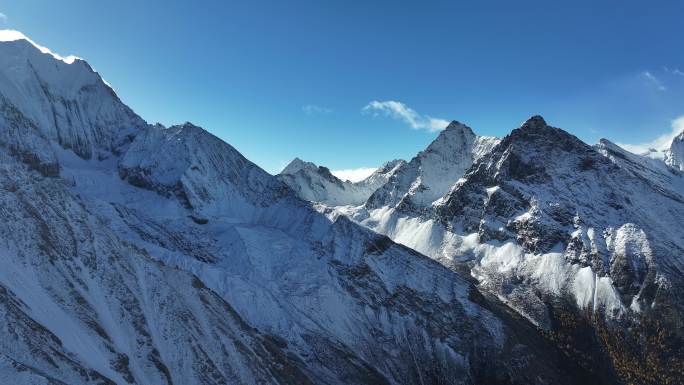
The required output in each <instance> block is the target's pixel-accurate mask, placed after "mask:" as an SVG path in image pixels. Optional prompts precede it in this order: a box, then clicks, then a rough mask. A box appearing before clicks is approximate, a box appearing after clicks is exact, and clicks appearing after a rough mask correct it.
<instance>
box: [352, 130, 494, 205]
mask: <svg viewBox="0 0 684 385" xmlns="http://www.w3.org/2000/svg"><path fill="white" fill-rule="evenodd" d="M497 142H498V139H496V138H492V137H485V136H478V135H475V133H474V132H473V131H472V130H471V129H470V127H468V126H465V125H463V124H461V123H459V122H457V121H453V122H451V123H450V124H449V125H448V126H447V127H446V128H445V129H444V130H443V131H442V132H440V134H439V136H438V137H437V139H435V140H434V141H433V142H432V143H431V144H430V145H429V146H428V147H427V148H426V149H425V150H424V151H421V152H420V153H419V154H418V155H416V156H415V157H414V158H413V159H411V161H410V162H408V163H406V164H403V165H401V166H400V168H399V169H398V170H397V171H396V172H395V173H394V174H393V176H392V177H391V178H390V179H389V181H388V182H387V183H385V184H384V185H383V186H381V187H380V188H378V189H377V190H376V191H375V192H373V195H371V196H370V198H369V199H368V201H367V202H366V203H365V205H366V207H367V208H369V209H378V208H381V207H387V206H389V207H401V208H402V209H404V210H421V209H423V208H425V207H428V206H430V205H431V204H432V203H433V202H434V201H436V200H437V199H439V198H440V197H441V196H443V195H444V194H446V193H447V192H448V191H449V189H450V188H451V186H453V185H454V183H456V181H457V180H458V178H460V177H461V176H462V175H463V174H464V172H465V171H466V170H467V169H468V168H470V166H472V164H473V163H474V162H475V161H477V160H478V159H479V158H480V157H482V156H483V155H485V154H487V153H488V152H489V151H490V150H491V149H492V147H494V145H496V143H497Z"/></svg>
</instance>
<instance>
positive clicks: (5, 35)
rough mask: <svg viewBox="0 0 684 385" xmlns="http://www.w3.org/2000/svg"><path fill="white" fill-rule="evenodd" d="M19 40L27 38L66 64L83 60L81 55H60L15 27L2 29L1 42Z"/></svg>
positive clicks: (35, 45) (41, 49) (41, 50)
mask: <svg viewBox="0 0 684 385" xmlns="http://www.w3.org/2000/svg"><path fill="white" fill-rule="evenodd" d="M17 40H26V41H28V42H29V43H31V44H32V45H33V46H34V47H36V48H38V50H40V52H42V53H45V54H48V55H52V57H54V58H55V59H57V60H61V61H63V62H64V63H66V64H73V63H74V62H75V61H76V60H83V59H81V58H80V57H78V56H74V55H69V56H66V57H64V56H61V55H58V54H56V53H54V52H52V51H51V50H50V49H49V48H47V47H44V46H42V45H40V44H38V43H36V42H35V41H33V40H31V39H30V38H29V37H28V36H26V35H24V34H23V33H21V32H19V31H17V30H13V29H2V30H0V42H1V41H17Z"/></svg>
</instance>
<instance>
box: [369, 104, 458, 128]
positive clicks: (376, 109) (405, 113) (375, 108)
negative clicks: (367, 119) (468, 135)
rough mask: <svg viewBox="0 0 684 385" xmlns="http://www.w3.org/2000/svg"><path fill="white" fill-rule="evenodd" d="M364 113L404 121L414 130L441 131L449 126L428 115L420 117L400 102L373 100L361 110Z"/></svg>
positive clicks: (447, 123) (441, 120) (445, 122)
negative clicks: (380, 114)
mask: <svg viewBox="0 0 684 385" xmlns="http://www.w3.org/2000/svg"><path fill="white" fill-rule="evenodd" d="M361 111H362V112H364V113H374V114H375V115H377V114H378V113H382V114H383V115H385V116H389V117H391V118H393V119H398V120H402V121H404V122H405V123H406V124H408V125H409V126H411V128H413V129H415V130H428V131H430V132H435V131H440V130H443V129H444V128H445V127H446V126H448V125H449V122H448V121H447V120H444V119H437V118H433V117H431V116H428V115H421V114H419V113H418V112H416V111H415V110H413V109H412V108H410V107H408V106H407V105H406V104H404V103H402V102H397V101H394V100H387V101H383V102H381V101H378V100H373V101H372V102H370V103H368V104H367V105H366V106H365V107H363V109H362V110H361Z"/></svg>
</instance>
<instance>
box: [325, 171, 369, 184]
mask: <svg viewBox="0 0 684 385" xmlns="http://www.w3.org/2000/svg"><path fill="white" fill-rule="evenodd" d="M375 170H377V168H374V167H361V168H352V169H346V170H332V171H330V172H331V173H332V174H333V175H335V176H336V177H338V178H340V179H342V180H348V181H352V182H359V181H362V180H364V179H366V178H368V177H369V176H370V174H372V173H373V172H375Z"/></svg>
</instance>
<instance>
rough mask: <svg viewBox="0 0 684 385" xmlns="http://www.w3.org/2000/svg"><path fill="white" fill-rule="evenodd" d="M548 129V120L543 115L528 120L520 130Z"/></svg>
mask: <svg viewBox="0 0 684 385" xmlns="http://www.w3.org/2000/svg"><path fill="white" fill-rule="evenodd" d="M545 127H548V124H546V120H544V118H543V117H542V116H541V115H534V116H532V117H530V118H529V119H527V120H526V121H525V123H523V124H522V126H520V128H523V129H525V128H526V129H540V128H545Z"/></svg>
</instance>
